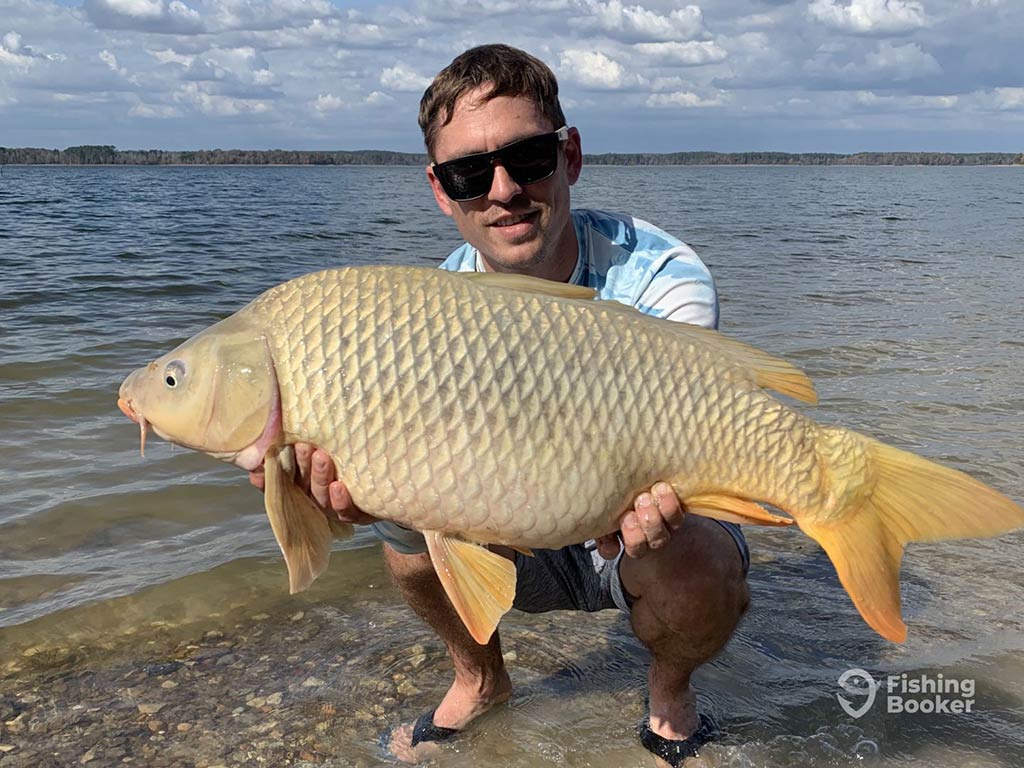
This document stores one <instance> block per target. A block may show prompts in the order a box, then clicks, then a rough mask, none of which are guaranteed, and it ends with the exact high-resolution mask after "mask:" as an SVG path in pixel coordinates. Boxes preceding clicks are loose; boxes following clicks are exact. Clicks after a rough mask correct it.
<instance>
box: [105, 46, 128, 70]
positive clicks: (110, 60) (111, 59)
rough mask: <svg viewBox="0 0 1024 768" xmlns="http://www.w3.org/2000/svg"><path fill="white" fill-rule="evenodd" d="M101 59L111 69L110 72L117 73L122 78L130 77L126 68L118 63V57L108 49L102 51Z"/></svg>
mask: <svg viewBox="0 0 1024 768" xmlns="http://www.w3.org/2000/svg"><path fill="white" fill-rule="evenodd" d="M99 57H100V61H102V62H103V63H104V64H106V65H107V66H108V67H110V71H111V72H115V73H117V74H119V75H121V77H127V76H128V70H127V69H125V68H124V67H122V66H120V65H119V64H118V63H117V56H115V55H114V54H112V53H111V52H110V51H108V50H107V49H106V48H104V49H103V50H102V51H100V53H99Z"/></svg>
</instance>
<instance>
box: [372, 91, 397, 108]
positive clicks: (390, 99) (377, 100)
mask: <svg viewBox="0 0 1024 768" xmlns="http://www.w3.org/2000/svg"><path fill="white" fill-rule="evenodd" d="M366 103H367V104H369V105H370V106H372V107H383V106H387V105H389V104H394V103H395V97H394V96H388V94H386V93H381V92H380V91H373V92H372V93H371V94H370V95H369V96H367V97H366Z"/></svg>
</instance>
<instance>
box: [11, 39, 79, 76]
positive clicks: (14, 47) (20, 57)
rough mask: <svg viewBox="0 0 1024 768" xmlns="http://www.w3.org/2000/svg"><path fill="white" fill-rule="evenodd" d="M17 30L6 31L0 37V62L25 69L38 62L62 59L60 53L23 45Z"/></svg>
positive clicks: (63, 57) (62, 56)
mask: <svg viewBox="0 0 1024 768" xmlns="http://www.w3.org/2000/svg"><path fill="white" fill-rule="evenodd" d="M21 40H22V39H21V35H20V34H18V33H17V32H8V33H6V34H5V35H4V36H3V37H2V38H0V64H6V65H8V66H10V67H15V68H17V69H21V70H27V69H28V68H29V67H32V66H34V65H35V64H37V63H40V62H47V61H64V59H65V58H66V57H65V56H64V55H63V54H60V53H43V52H42V51H39V50H36V49H35V48H33V47H32V46H31V45H25V44H24V43H23V42H22V41H21Z"/></svg>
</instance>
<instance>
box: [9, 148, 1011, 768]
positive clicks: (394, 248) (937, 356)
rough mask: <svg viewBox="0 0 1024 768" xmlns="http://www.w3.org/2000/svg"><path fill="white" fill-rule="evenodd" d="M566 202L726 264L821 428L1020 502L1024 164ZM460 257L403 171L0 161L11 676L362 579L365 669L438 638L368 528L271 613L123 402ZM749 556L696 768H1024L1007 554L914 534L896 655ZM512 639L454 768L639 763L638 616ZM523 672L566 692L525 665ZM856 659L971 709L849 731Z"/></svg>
mask: <svg viewBox="0 0 1024 768" xmlns="http://www.w3.org/2000/svg"><path fill="white" fill-rule="evenodd" d="M574 204H575V205H578V206H586V207H598V208H605V209H608V210H613V211H625V212H630V213H633V214H635V215H638V216H640V217H642V218H645V219H647V220H649V221H652V222H654V223H656V224H658V225H660V226H662V227H663V228H665V229H667V230H669V231H671V232H673V233H674V234H676V235H678V236H679V237H681V238H682V239H684V240H686V241H687V242H689V243H690V244H691V245H693V246H694V247H695V248H696V249H697V251H698V253H700V254H701V256H702V257H703V258H704V260H705V261H706V262H707V264H708V265H709V266H710V267H711V269H712V271H713V273H714V274H715V276H716V280H717V284H718V288H719V291H720V294H721V298H722V329H723V330H724V331H726V332H728V333H730V334H732V335H735V336H737V337H739V338H740V339H743V340H745V341H747V342H749V343H752V344H754V345H756V346H759V347H761V348H763V349H765V350H769V351H772V352H775V353H778V354H780V355H782V356H784V357H786V358H788V359H789V360H791V361H793V362H794V363H796V364H797V365H799V366H801V367H802V368H803V369H805V370H806V371H807V372H808V373H809V374H810V375H811V377H812V378H813V379H814V380H815V382H816V384H817V387H818V391H819V394H820V397H821V403H820V405H819V406H817V407H816V408H814V409H813V416H814V418H816V419H817V420H819V421H824V422H832V423H840V424H843V425H844V426H848V427H851V428H856V429H859V430H861V431H864V432H867V433H869V434H871V435H874V436H876V437H880V438H883V439H885V440H887V441H888V442H891V443H894V444H896V445H898V446H900V447H904V448H908V449H910V450H914V451H916V452H919V453H921V454H923V455H925V456H928V457H931V458H935V459H937V460H939V461H942V462H944V463H946V464H949V465H951V466H954V467H957V468H959V469H962V470H965V471H968V472H970V473H971V474H973V475H975V476H976V477H978V478H979V479H981V480H983V481H985V482H988V483H990V484H992V485H994V486H995V487H997V488H999V489H1000V490H1002V491H1003V492H1005V493H1007V494H1008V495H1009V496H1011V497H1013V498H1014V499H1016V500H1018V501H1022V500H1024V419H1022V418H1021V414H1022V413H1024V302H1022V298H1024V168H1004V167H980V168H914V167H909V168H877V167H870V168H869V167H848V168H847V167H844V168H814V167H746V168H737V167H654V168H616V167H592V168H587V169H585V172H584V176H583V178H582V180H581V182H580V184H579V185H578V186H577V187H576V188H575V190H574ZM458 243H459V240H458V236H457V232H456V231H455V228H454V226H452V225H451V223H450V222H449V221H448V220H447V219H445V218H444V217H443V216H441V215H440V214H439V213H438V212H437V210H436V207H435V204H434V202H433V199H432V197H431V195H430V192H429V189H428V187H427V184H426V182H425V180H424V178H423V172H422V170H421V169H416V168H387V167H303V168H290V167H270V168H237V167H236V168H232V167H209V168H203V167H189V168H131V167H125V168H62V167H39V168H35V167H12V166H8V167H6V168H4V169H3V172H2V175H0V435H2V438H0V665H2V664H3V663H4V661H5V660H10V659H18V658H19V657H20V656H21V655H22V654H24V653H26V650H25V649H30V648H35V649H38V648H41V647H44V646H46V645H48V644H53V643H64V644H68V643H72V644H75V645H76V646H77V647H79V648H83V649H88V648H89V647H90V646H91V645H92V644H94V643H97V642H99V641H100V639H109V638H110V637H113V636H128V635H132V636H135V637H140V638H144V637H145V636H146V632H147V631H149V629H148V628H151V627H155V626H164V625H166V624H167V623H168V622H173V623H176V624H180V625H187V624H190V623H191V624H194V625H197V626H200V627H203V626H206V625H207V624H209V625H210V626H212V625H214V624H215V623H216V621H217V617H218V616H220V615H222V614H223V612H224V611H225V610H226V608H227V606H228V605H230V606H231V607H232V608H238V607H241V608H242V609H243V610H244V609H250V612H252V613H258V612H259V611H262V610H280V611H288V610H292V609H293V608H294V606H295V605H302V606H305V607H306V608H307V609H315V608H320V609H322V610H342V611H345V610H349V608H351V606H352V605H353V604H355V601H357V600H359V599H362V598H363V597H364V596H365V594H366V593H367V590H370V589H371V588H372V589H373V590H375V592H374V594H375V595H376V597H375V598H374V599H375V600H376V601H377V602H376V603H374V605H375V609H374V610H375V611H376V612H377V613H378V615H377V619H378V620H382V621H383V619H387V621H383V624H382V625H381V626H390V627H392V629H391V630H383V631H382V630H381V629H380V628H379V626H378V628H377V629H372V630H371V628H370V627H369V626H368V627H367V630H366V637H365V639H363V638H361V639H360V640H359V647H356V648H350V649H349V651H350V652H351V653H352V654H353V655H355V656H357V657H358V656H359V654H363V656H364V657H366V658H369V657H371V656H375V657H379V656H380V655H381V654H387V653H388V652H389V649H390V651H391V652H399V653H400V652H401V649H402V648H405V647H407V646H408V645H409V643H410V639H409V638H410V636H416V637H422V638H424V639H425V642H427V643H429V642H430V636H429V634H426V633H424V631H423V630H422V627H420V625H418V624H417V623H416V622H415V620H414V619H412V618H411V615H410V614H409V612H408V611H407V609H406V608H404V606H403V605H402V604H401V601H400V599H399V598H398V596H397V594H396V593H395V592H394V589H393V588H392V587H390V586H389V585H388V584H387V578H386V575H385V571H384V569H383V566H382V565H381V562H380V558H379V556H378V555H377V553H376V551H375V549H374V548H375V546H376V545H375V543H374V541H373V540H372V538H370V537H368V536H366V535H365V534H360V535H357V536H356V537H355V538H354V539H353V540H350V541H348V542H345V543H343V544H342V545H340V549H341V550H343V551H339V552H337V553H336V554H335V555H334V557H333V559H332V565H331V572H330V574H329V575H328V577H327V578H325V579H324V580H322V581H321V582H318V584H317V585H316V586H315V587H314V589H313V590H311V592H310V593H308V594H307V595H305V596H303V597H301V598H288V597H287V596H282V592H284V591H286V579H285V572H284V567H283V563H282V562H281V560H280V557H279V554H278V550H277V547H276V544H275V543H274V540H273V537H272V535H271V532H270V529H269V526H268V524H267V521H266V518H265V515H264V514H263V512H262V502H261V498H260V496H259V494H258V493H257V492H256V491H254V490H253V489H251V488H249V487H248V485H247V482H246V479H245V477H244V475H243V474H242V473H240V472H239V471H238V470H237V469H236V468H233V467H229V466H225V465H221V464H219V463H217V462H216V461H214V460H212V459H210V458H208V457H204V456H200V455H196V454H193V453H191V452H189V451H185V450H182V449H176V448H172V447H170V446H168V445H166V444H163V443H160V442H159V441H153V442H151V443H150V446H149V447H148V449H147V455H146V458H145V459H141V458H140V457H139V452H138V429H137V427H136V426H135V425H133V424H131V423H130V422H129V421H128V420H127V419H125V418H124V417H123V416H122V415H121V414H120V412H118V410H117V408H116V407H115V400H116V393H117V387H118V384H119V383H120V381H121V380H122V379H123V377H124V376H125V375H126V374H127V373H128V372H129V371H130V370H132V369H133V368H135V367H137V366H139V365H141V364H143V363H145V362H147V361H148V360H150V359H152V358H153V357H155V356H157V355H159V354H161V353H162V352H164V351H166V350H167V349H169V348H171V347H172V346H173V345H174V344H176V343H178V342H179V341H181V340H182V339H184V338H186V337H188V336H190V335H192V334H193V333H194V332H196V331H197V330H199V329H201V328H203V327H205V326H207V325H209V324H210V323H212V322H213V321H214V320H216V319H218V318H220V317H223V316H225V315H226V314H228V313H230V312H231V311H233V310H235V309H237V308H239V307H240V306H241V305H242V304H243V303H245V302H246V301H248V300H249V299H251V298H252V297H254V296H255V295H257V294H258V293H259V292H261V291H262V290H264V289H265V288H267V287H269V286H271V285H273V284H275V283H278V282H280V281H282V280H285V279H287V278H290V277H294V276H297V275H300V274H303V273H306V272H310V271H313V270H317V269H321V268H325V267H330V266H337V265H347V264H372V263H405V264H428V265H429V264H436V263H438V262H440V260H441V259H442V258H443V257H444V256H445V255H446V254H447V253H448V252H449V251H450V250H451V249H452V248H453V247H455V246H456V245H457V244H458ZM666 375H671V372H666ZM808 410H809V412H810V409H808ZM748 537H749V540H750V543H751V548H752V551H753V558H754V562H753V567H752V569H751V573H750V583H751V590H752V596H753V604H752V608H751V610H750V613H749V615H748V616H747V617H746V619H745V620H744V623H743V624H742V626H741V628H740V630H739V632H738V633H737V635H736V637H735V638H734V639H733V641H732V642H731V643H730V645H729V646H728V647H727V649H726V651H725V652H724V653H723V654H722V655H721V656H720V657H719V658H718V659H717V660H716V661H715V662H714V663H713V664H711V665H708V666H707V667H706V668H705V669H704V670H702V672H701V673H700V676H699V678H698V680H697V684H698V685H699V687H700V688H699V690H700V696H701V701H702V705H703V706H704V707H705V708H707V709H709V710H710V711H713V712H714V713H716V714H717V715H718V717H719V718H720V719H721V720H722V722H723V725H724V728H725V734H724V738H723V739H722V741H721V743H720V744H719V745H716V746H715V747H712V748H710V749H709V750H708V752H707V754H708V758H707V760H708V761H709V763H710V764H714V765H737V766H739V765H743V766H747V765H792V766H795V765H813V766H821V765H847V764H884V765H890V764H891V765H896V764H899V765H936V764H963V765H967V764H970V765H986V766H987V765H994V766H1018V765H1022V764H1024V612H1022V604H1024V576H1022V575H1021V568H1020V554H1021V545H1022V544H1024V536H1022V535H1021V534H1020V533H1016V534H1009V535H1007V536H1004V537H1002V538H1000V539H996V540H986V541H968V542H956V543H943V544H933V545H914V546H912V547H911V548H910V550H909V552H908V556H907V558H906V559H905V561H904V567H903V599H904V615H905V618H906V620H907V623H908V625H909V630H910V635H909V639H908V641H907V642H906V643H905V644H903V645H901V646H896V645H892V644H889V643H886V642H884V641H882V640H880V639H879V638H878V637H876V636H875V635H874V634H873V633H872V632H871V630H870V629H868V627H867V626H866V625H865V624H864V623H863V622H862V621H861V620H860V618H859V617H858V615H857V613H856V612H855V610H854V609H853V607H852V605H851V604H850V602H849V600H848V599H847V597H846V595H845V593H844V592H843V591H842V589H841V587H840V586H839V584H838V581H837V579H836V578H835V576H834V573H833V571H832V569H831V566H830V565H829V564H828V562H827V559H826V558H825V557H824V555H823V554H822V553H821V551H820V550H819V549H818V548H817V547H816V545H814V544H813V542H811V541H810V540H809V539H807V538H806V537H803V536H802V535H801V534H799V533H797V532H795V531H782V532H777V531H776V532H773V531H764V530H753V531H750V532H749V534H748ZM344 550H348V551H344ZM267 606H274V608H273V609H269V608H267ZM371 624H372V622H371ZM503 627H504V630H503V636H504V637H505V638H506V640H507V642H506V645H507V646H511V647H513V648H515V647H517V646H518V647H519V649H520V650H519V651H518V656H519V657H520V659H521V660H523V661H522V662H521V666H520V668H517V665H516V663H515V662H513V663H512V665H511V667H512V674H513V679H514V680H517V681H519V683H520V686H521V687H520V691H521V692H520V693H519V694H517V698H515V699H513V702H512V706H510V707H509V708H507V709H505V710H503V711H501V712H498V713H495V714H494V715H492V716H491V717H490V718H489V721H488V722H489V723H490V725H488V726H486V727H482V728H481V729H480V730H481V731H482V733H481V735H480V736H479V737H478V738H477V739H476V740H475V741H472V742H470V743H469V744H467V746H466V747H465V748H464V749H462V750H461V751H460V752H458V753H455V754H454V755H453V756H451V764H454V765H479V764H481V761H484V762H485V763H486V762H487V761H488V756H494V755H501V759H500V761H499V762H500V764H502V765H523V766H537V765H556V764H570V765H581V766H582V765H595V766H613V765H645V764H648V763H647V762H645V760H646V756H645V753H644V752H643V751H642V750H641V749H640V748H639V747H638V746H637V745H636V742H635V737H634V735H633V732H632V725H633V723H634V722H635V719H636V717H639V715H640V713H642V711H643V702H642V695H643V693H642V692H643V680H644V671H643V663H644V657H643V653H642V651H641V649H639V648H638V647H637V646H636V644H635V642H634V641H632V639H631V637H630V634H629V632H628V627H627V625H626V624H625V622H624V620H622V619H621V618H618V617H615V616H612V615H604V616H600V617H565V616H554V617H524V616H515V615H513V616H510V617H509V618H508V619H507V620H506V622H505V623H504V624H503ZM356 629H357V630H358V629H359V627H358V626H357V628H356ZM357 634H358V633H357ZM591 640H593V644H592V645H593V647H599V648H604V649H606V651H607V649H608V648H611V649H612V650H611V651H608V652H606V653H597V652H592V651H593V648H592V647H591V642H590V641H591ZM567 642H568V643H569V644H568V645H566V643H567ZM566 648H575V649H579V653H575V652H570V651H567V650H566ZM291 650H293V649H282V651H281V654H282V657H283V656H284V655H285V654H286V653H288V652H289V651H291ZM85 657H86V658H87V657H88V654H87V653H86V656H85ZM541 657H544V658H547V659H548V660H549V661H550V659H553V658H557V659H561V660H562V662H564V663H562V668H563V669H565V670H568V673H567V674H566V675H563V676H561V677H558V676H557V675H555V676H554V677H552V676H551V675H550V674H548V673H547V672H545V671H544V669H547V668H546V667H545V668H544V669H541V668H540V667H531V666H530V662H529V659H532V658H541ZM431 659H432V661H431V662H430V663H428V664H426V665H425V666H424V667H422V668H421V669H420V670H419V672H418V678H419V682H420V683H421V684H422V686H423V688H422V691H423V693H422V699H415V700H414V702H412V703H411V702H410V701H400V702H398V704H397V705H396V709H395V712H398V713H400V714H401V715H402V716H405V717H410V716H414V715H415V714H417V712H418V710H417V709H416V708H415V706H414V704H415V705H419V704H421V703H422V704H424V705H429V704H430V702H431V701H432V700H435V701H436V699H437V698H438V697H439V696H440V693H441V692H442V691H443V690H444V687H445V686H446V684H447V671H446V665H445V663H444V659H443V654H435V655H433V656H431ZM282 665H284V662H282ZM851 668H863V669H865V670H867V671H869V672H871V673H872V674H873V675H874V676H875V677H876V678H877V679H879V680H882V679H883V678H885V677H886V676H893V677H894V679H896V680H900V679H902V678H900V676H901V675H904V674H906V675H907V676H908V679H914V678H920V677H921V676H930V677H931V678H932V679H936V678H937V676H938V675H940V674H941V675H942V676H944V679H947V680H949V679H956V680H971V681H973V683H972V684H973V685H974V686H975V690H976V695H975V698H976V701H975V703H974V705H973V709H972V712H971V713H970V714H961V715H956V714H946V713H939V714H921V713H912V714H907V713H902V714H901V713H890V712H887V711H886V701H884V700H883V699H884V691H880V692H879V701H878V702H877V703H876V704H875V705H874V707H873V708H872V709H871V710H870V711H869V712H868V713H867V714H866V715H865V716H863V717H861V718H859V719H855V718H853V717H851V716H849V715H848V714H846V713H845V712H844V711H843V710H842V709H841V707H840V705H839V703H838V701H837V699H836V694H837V693H840V692H841V691H840V689H839V687H838V685H837V678H838V677H839V676H840V675H841V674H842V673H843V672H844V671H846V670H848V669H851ZM282 674H283V673H282ZM336 685H337V688H335V689H334V690H333V694H332V695H334V696H336V697H338V698H341V699H344V698H345V696H347V695H349V694H352V695H355V694H354V693H353V692H354V691H355V690H356V689H355V688H354V687H353V686H355V683H354V682H351V681H348V682H346V681H338V682H337V683H336ZM849 698H851V700H853V699H856V697H854V696H850V697H849ZM911 698H913V697H911ZM926 698H927V697H926ZM862 699H863V697H861V699H858V700H857V701H856V702H854V703H858V702H859V701H860V700H862ZM622 711H625V712H627V713H628V714H629V718H627V719H628V722H625V721H623V722H620V721H619V720H620V718H619V717H616V716H613V713H616V714H617V713H619V712H622ZM393 714H394V713H393V712H391V711H389V712H388V713H387V716H389V717H390V716H392V715H393ZM355 732H358V729H356V731H355ZM372 735H373V734H365V733H364V734H363V735H362V737H361V738H364V740H365V743H362V742H352V743H347V744H346V745H344V746H343V747H339V749H342V750H343V752H342V754H341V756H339V757H338V762H337V764H339V765H347V764H349V761H350V760H351V761H354V762H356V763H360V761H362V762H361V763H360V764H374V761H375V760H376V757H375V755H376V752H375V751H374V747H373V745H372V739H371V738H370V737H371V736H372ZM3 760H4V757H3V755H2V754H0V762H2V761H3ZM367 761H368V762H367ZM494 764H498V763H494Z"/></svg>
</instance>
